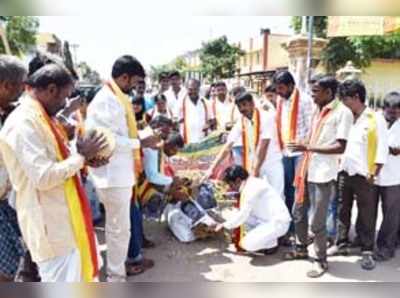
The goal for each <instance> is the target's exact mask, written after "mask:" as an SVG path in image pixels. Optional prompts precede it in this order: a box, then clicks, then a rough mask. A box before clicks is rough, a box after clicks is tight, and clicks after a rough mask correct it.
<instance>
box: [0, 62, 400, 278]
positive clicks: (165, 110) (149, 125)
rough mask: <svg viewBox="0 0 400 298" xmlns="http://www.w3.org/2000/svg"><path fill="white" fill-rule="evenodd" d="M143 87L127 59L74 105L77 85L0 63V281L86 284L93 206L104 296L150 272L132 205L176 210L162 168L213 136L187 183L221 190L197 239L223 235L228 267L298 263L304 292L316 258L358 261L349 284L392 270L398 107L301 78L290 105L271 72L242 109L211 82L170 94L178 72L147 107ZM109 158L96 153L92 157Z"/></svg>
mask: <svg viewBox="0 0 400 298" xmlns="http://www.w3.org/2000/svg"><path fill="white" fill-rule="evenodd" d="M145 77H146V74H145V70H144V68H143V66H142V65H141V63H140V62H139V61H138V60H137V59H136V58H134V57H133V56H130V55H125V56H121V57H120V58H118V59H117V60H116V61H115V62H114V64H113V67H112V70H111V78H110V80H108V81H106V82H104V84H103V86H102V87H101V89H100V90H99V91H98V92H97V93H96V94H95V96H94V98H90V99H86V101H82V99H81V98H76V97H72V94H73V91H74V89H75V88H76V85H77V77H76V75H75V73H74V71H73V70H69V69H67V68H66V67H65V66H64V64H63V63H62V61H58V60H57V59H56V58H54V57H51V56H47V55H38V56H36V57H35V58H34V59H33V60H32V61H31V63H30V64H29V68H27V67H26V66H25V65H24V64H23V63H22V62H21V61H19V60H18V58H16V57H12V56H6V55H2V56H0V111H1V120H2V121H1V124H2V129H1V132H0V151H1V164H0V280H2V281H13V280H22V281H28V280H29V281H39V280H41V281H45V282H47V281H96V280H98V278H99V270H100V268H101V267H102V263H103V262H102V258H101V256H100V254H99V248H98V243H97V239H96V235H95V233H94V228H93V225H94V224H93V220H96V218H97V217H98V214H100V212H99V210H98V209H99V208H98V205H99V202H98V201H96V198H97V197H98V199H99V201H100V202H101V204H102V206H103V207H104V211H105V236H106V244H107V254H106V258H107V260H106V264H107V265H106V266H107V267H106V270H105V272H106V278H107V281H117V282H119V281H125V280H126V278H127V276H132V275H137V274H141V273H143V272H144V271H146V270H148V269H150V268H152V267H153V266H154V261H153V260H150V259H147V258H145V257H144V252H145V249H148V248H151V247H153V246H154V245H156V244H154V243H153V242H152V241H150V240H149V239H148V238H147V236H145V232H146V231H145V230H144V229H143V215H142V212H143V209H144V208H145V207H146V206H145V205H146V202H147V199H148V197H149V195H150V194H151V195H154V194H157V195H158V196H159V197H160V199H161V200H168V203H170V204H171V202H172V203H173V202H176V201H183V200H186V199H187V197H188V194H187V193H186V192H185V191H183V186H185V185H186V184H187V179H186V178H185V177H180V176H179V175H176V174H175V172H174V169H173V167H172V166H171V164H170V163H169V158H170V157H172V156H174V155H176V153H177V152H178V151H179V150H180V149H182V148H183V147H184V146H186V145H188V144H192V143H199V142H202V141H203V140H204V139H206V138H207V136H208V135H209V134H211V133H213V132H215V131H217V132H219V133H221V134H222V135H223V136H224V138H223V139H224V140H225V144H224V146H223V148H222V149H221V151H220V152H219V154H218V155H217V156H216V158H215V160H214V162H213V164H212V165H210V167H209V169H208V171H207V172H206V173H205V174H204V177H203V180H204V181H206V180H208V179H211V178H216V177H217V178H218V179H222V180H223V181H224V182H225V184H226V185H227V192H228V193H229V194H230V195H231V196H233V197H235V198H236V207H237V210H236V213H234V214H233V215H231V216H230V217H229V218H226V219H225V220H224V221H223V222H220V223H216V224H215V225H212V226H211V227H210V228H211V229H212V230H213V231H216V232H218V231H221V230H222V229H225V230H228V231H232V234H233V235H234V237H233V239H234V244H235V248H236V249H237V251H238V252H241V253H249V254H260V253H262V254H266V255H269V254H273V253H276V252H277V250H278V247H279V246H289V247H290V250H289V251H288V252H286V253H285V254H284V255H283V259H284V260H286V261H293V260H311V261H312V267H311V270H310V271H308V272H307V275H308V276H309V277H310V278H317V277H320V276H322V275H323V274H324V273H325V272H327V271H328V270H329V266H328V256H330V255H348V254H350V253H351V252H352V250H351V249H352V248H360V249H361V260H360V264H361V267H362V269H365V270H372V269H374V268H375V266H376V262H377V261H378V262H381V261H387V260H390V259H392V258H393V257H394V256H395V251H396V247H397V245H398V243H399V240H400V238H399V235H400V234H399V219H400V197H399V193H400V171H399V170H398V169H399V168H400V156H399V155H400V120H399V118H400V93H399V92H397V91H393V92H390V93H388V94H387V95H386V96H385V98H384V105H383V106H384V107H383V111H382V112H380V111H379V112H378V111H374V110H373V109H371V108H370V107H368V105H367V94H366V88H365V86H364V84H363V82H362V81H360V80H358V79H355V78H348V79H346V80H344V81H342V82H339V81H338V80H337V79H336V78H335V77H333V76H330V75H325V74H321V75H316V76H314V77H312V79H311V80H310V82H309V90H307V91H306V90H299V88H297V86H296V82H295V80H294V78H293V76H292V75H291V74H290V73H289V72H288V71H281V72H277V73H276V74H275V75H274V77H273V79H272V81H271V83H269V84H268V85H267V86H266V88H265V90H264V93H263V94H262V96H261V97H260V98H255V97H254V96H253V95H252V94H251V93H249V92H247V91H246V89H245V88H244V87H243V86H235V87H233V88H232V89H231V90H228V86H227V84H226V83H225V82H223V81H218V82H215V83H213V84H211V86H210V89H209V91H208V92H207V94H206V95H204V96H203V95H202V94H201V92H200V90H201V82H200V81H199V80H196V79H189V80H187V82H186V83H185V84H183V80H182V77H181V75H180V73H179V72H170V73H161V74H160V75H159V82H158V83H159V84H158V90H157V91H156V92H154V93H152V94H150V93H148V92H146V83H145ZM101 129H103V130H101ZM110 143H113V144H114V147H113V148H112V153H110V154H104V152H105V151H107V148H108V147H110ZM221 165H226V167H224V168H223V169H222V170H223V171H222V175H217V174H216V172H221V169H220V168H221ZM90 187H91V188H92V190H94V192H93V193H92V192H91V191H90ZM232 194H233V195H232ZM93 197H95V198H93ZM354 201H356V203H357V221H356V224H355V234H356V236H355V238H354V239H350V235H349V232H350V228H351V226H352V212H354V211H355V208H353V205H354V204H353V203H354ZM379 203H381V206H382V214H383V219H382V222H381V224H380V227H379V233H378V234H377V237H376V235H375V234H376V230H377V227H376V226H377V216H378V204H379ZM311 243H313V246H314V249H313V252H314V253H313V255H312V257H311V254H310V255H309V251H308V248H309V246H310V244H311Z"/></svg>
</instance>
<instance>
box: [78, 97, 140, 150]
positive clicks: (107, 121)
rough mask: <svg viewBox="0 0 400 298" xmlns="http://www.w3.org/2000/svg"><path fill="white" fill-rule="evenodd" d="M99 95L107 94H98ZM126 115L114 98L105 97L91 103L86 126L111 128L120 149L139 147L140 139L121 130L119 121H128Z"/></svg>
mask: <svg viewBox="0 0 400 298" xmlns="http://www.w3.org/2000/svg"><path fill="white" fill-rule="evenodd" d="M97 96H106V95H105V94H98V95H97ZM125 117H126V116H125V113H124V112H123V111H121V107H120V106H119V105H118V104H116V103H114V102H113V99H112V98H104V99H101V100H99V101H97V102H95V101H93V102H92V103H91V104H90V105H89V107H88V113H87V119H86V122H85V126H86V127H87V128H88V129H90V128H96V127H99V126H100V127H105V128H108V129H110V130H111V132H112V133H113V134H114V137H115V141H116V144H117V150H119V151H131V150H133V149H139V148H140V141H139V139H131V138H129V137H128V136H126V135H124V133H123V132H122V131H121V127H120V125H119V122H120V121H126V120H125Z"/></svg>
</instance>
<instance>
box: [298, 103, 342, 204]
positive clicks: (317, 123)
mask: <svg viewBox="0 0 400 298" xmlns="http://www.w3.org/2000/svg"><path fill="white" fill-rule="evenodd" d="M339 104H340V102H339V101H338V100H337V99H336V100H335V101H334V102H332V104H330V105H328V106H326V107H324V108H323V109H322V111H320V112H319V113H318V112H316V113H315V114H314V117H313V121H312V123H313V124H314V125H313V129H312V131H311V133H310V136H309V145H311V146H313V145H315V144H316V143H317V141H318V139H319V137H320V135H321V131H322V128H323V127H324V124H325V121H326V119H327V118H328V116H329V115H330V113H331V112H333V111H334V110H335V109H336V108H337V107H338V106H339ZM311 155H312V152H309V151H307V152H305V153H304V156H303V159H302V161H301V163H300V164H299V166H298V168H297V171H296V176H295V179H294V186H295V187H296V197H295V201H296V203H299V204H301V203H303V202H304V196H305V190H306V182H307V181H306V179H307V172H308V167H309V165H310V160H311Z"/></svg>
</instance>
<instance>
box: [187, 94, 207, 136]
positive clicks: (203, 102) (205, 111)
mask: <svg viewBox="0 0 400 298" xmlns="http://www.w3.org/2000/svg"><path fill="white" fill-rule="evenodd" d="M187 100H188V98H187V96H186V97H185V98H184V99H183V140H184V142H185V144H188V142H189V128H188V123H187V121H188V118H189V115H187V107H186V101H187ZM200 101H201V103H202V104H203V107H204V113H205V123H206V124H207V123H208V108H207V104H206V102H205V100H204V99H203V98H200ZM206 135H207V134H206Z"/></svg>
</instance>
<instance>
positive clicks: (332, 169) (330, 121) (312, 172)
mask: <svg viewBox="0 0 400 298" xmlns="http://www.w3.org/2000/svg"><path fill="white" fill-rule="evenodd" d="M336 103H337V102H336V101H333V102H331V103H330V104H329V105H330V106H331V107H332V106H333V105H334V104H336ZM338 104H339V106H338V107H337V108H336V109H335V110H333V111H331V112H330V113H329V114H328V115H327V116H326V117H327V118H326V119H325V121H324V124H323V126H322V128H321V132H320V134H319V137H318V139H317V141H316V143H315V144H314V146H315V147H319V148H325V147H328V146H331V145H333V144H334V143H335V142H336V141H337V140H347V137H348V134H349V131H350V127H351V125H352V123H353V114H352V112H351V111H350V110H349V109H348V108H347V107H345V106H344V105H343V104H342V103H338ZM328 107H329V106H328ZM318 112H319V111H318ZM316 126H317V117H314V118H313V123H312V130H313V131H314V130H315V129H316ZM339 158H340V154H321V153H312V154H311V159H310V164H309V168H308V181H309V182H314V183H326V182H329V181H332V180H336V179H337V175H338V172H339Z"/></svg>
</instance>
